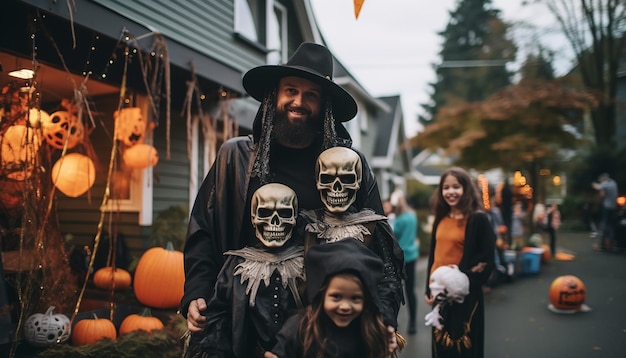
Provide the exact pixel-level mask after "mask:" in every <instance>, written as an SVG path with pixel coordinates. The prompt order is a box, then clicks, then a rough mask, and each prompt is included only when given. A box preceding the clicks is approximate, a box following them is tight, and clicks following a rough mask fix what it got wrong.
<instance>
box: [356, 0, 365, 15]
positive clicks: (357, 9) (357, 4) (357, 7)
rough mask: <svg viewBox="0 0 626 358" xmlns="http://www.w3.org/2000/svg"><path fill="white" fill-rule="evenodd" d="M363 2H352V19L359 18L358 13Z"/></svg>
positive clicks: (363, 0)
mask: <svg viewBox="0 0 626 358" xmlns="http://www.w3.org/2000/svg"><path fill="white" fill-rule="evenodd" d="M364 2H365V0H354V18H355V19H358V18H359V13H360V12H361V8H362V7H363V3H364Z"/></svg>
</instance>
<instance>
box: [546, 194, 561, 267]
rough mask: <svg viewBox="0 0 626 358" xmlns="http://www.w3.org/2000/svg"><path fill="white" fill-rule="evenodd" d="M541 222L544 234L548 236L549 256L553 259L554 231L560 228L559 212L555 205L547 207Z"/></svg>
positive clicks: (554, 252)
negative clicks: (544, 229) (544, 230)
mask: <svg viewBox="0 0 626 358" xmlns="http://www.w3.org/2000/svg"><path fill="white" fill-rule="evenodd" d="M543 220H544V221H543V223H544V225H545V228H546V232H547V233H548V235H549V236H550V254H551V255H552V257H554V255H555V254H556V231H557V230H558V229H559V227H560V226H561V212H560V211H559V206H558V205H557V204H556V203H555V204H552V205H550V206H548V209H547V210H546V213H545V216H544V219H543Z"/></svg>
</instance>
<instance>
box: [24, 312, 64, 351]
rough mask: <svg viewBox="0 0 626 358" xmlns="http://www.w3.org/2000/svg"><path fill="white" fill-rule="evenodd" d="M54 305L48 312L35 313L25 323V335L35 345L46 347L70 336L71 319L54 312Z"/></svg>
mask: <svg viewBox="0 0 626 358" xmlns="http://www.w3.org/2000/svg"><path fill="white" fill-rule="evenodd" d="M52 311H54V306H50V307H49V308H48V310H47V311H46V313H43V314H42V313H35V314H34V315H32V316H30V317H28V319H27V320H26V322H25V323H24V337H25V338H26V340H27V341H28V342H30V343H31V344H33V345H35V346H40V347H46V346H51V345H55V344H57V343H62V342H65V341H66V340H67V339H68V338H69V337H70V332H71V325H70V319H69V318H68V317H67V316H65V315H63V314H52Z"/></svg>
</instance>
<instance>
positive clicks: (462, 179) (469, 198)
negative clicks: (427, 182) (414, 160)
mask: <svg viewBox="0 0 626 358" xmlns="http://www.w3.org/2000/svg"><path fill="white" fill-rule="evenodd" d="M448 176H453V177H455V178H456V179H457V180H458V181H459V183H460V184H461V186H463V196H461V199H460V200H459V203H458V208H459V210H460V211H461V212H462V213H463V215H464V216H465V217H466V218H468V217H470V215H472V214H473V213H475V212H477V211H483V210H484V208H483V204H482V201H481V200H480V196H479V194H478V193H479V192H478V188H477V187H476V184H475V183H474V181H473V180H472V178H471V177H470V175H469V174H468V173H467V171H465V169H463V168H460V167H451V168H448V169H447V170H446V171H444V172H443V173H442V174H441V179H439V185H437V190H435V192H434V193H433V195H432V197H431V198H430V206H431V210H432V211H433V213H434V214H435V220H440V219H441V218H443V217H444V216H446V215H448V213H450V210H451V208H450V205H448V203H447V202H446V201H445V199H444V198H443V194H442V188H443V182H444V181H445V180H446V178H447V177H448Z"/></svg>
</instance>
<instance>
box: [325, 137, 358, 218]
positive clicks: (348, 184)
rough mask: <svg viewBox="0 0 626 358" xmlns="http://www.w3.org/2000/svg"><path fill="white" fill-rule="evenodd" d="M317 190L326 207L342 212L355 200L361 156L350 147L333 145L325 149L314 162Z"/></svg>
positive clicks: (333, 211) (332, 210)
mask: <svg viewBox="0 0 626 358" xmlns="http://www.w3.org/2000/svg"><path fill="white" fill-rule="evenodd" d="M315 176H316V179H315V180H316V182H317V190H319V192H320V198H321V199H322V203H324V206H325V207H326V209H327V210H328V211H330V212H332V213H343V212H345V211H346V210H348V208H349V207H350V205H352V203H354V201H355V200H356V193H357V191H358V190H359V188H360V187H361V178H362V166H361V158H360V157H359V155H358V154H357V153H356V152H355V151H353V150H352V149H349V148H345V147H333V148H329V149H326V150H325V151H323V152H322V154H320V155H319V157H318V158H317V163H316V164H315Z"/></svg>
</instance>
